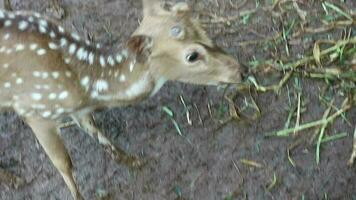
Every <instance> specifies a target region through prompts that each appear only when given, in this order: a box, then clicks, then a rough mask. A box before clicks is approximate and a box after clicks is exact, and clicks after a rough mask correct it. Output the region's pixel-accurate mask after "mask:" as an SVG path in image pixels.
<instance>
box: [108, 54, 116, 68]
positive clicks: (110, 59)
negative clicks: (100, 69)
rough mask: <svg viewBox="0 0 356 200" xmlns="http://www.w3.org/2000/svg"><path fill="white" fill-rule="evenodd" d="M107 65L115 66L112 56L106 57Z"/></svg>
mask: <svg viewBox="0 0 356 200" xmlns="http://www.w3.org/2000/svg"><path fill="white" fill-rule="evenodd" d="M108 63H109V64H110V65H111V66H115V60H114V58H113V57H112V56H109V57H108Z"/></svg>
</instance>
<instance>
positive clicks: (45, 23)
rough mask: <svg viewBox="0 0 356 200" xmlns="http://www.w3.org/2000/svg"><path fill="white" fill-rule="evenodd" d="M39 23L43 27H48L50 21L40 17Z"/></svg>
mask: <svg viewBox="0 0 356 200" xmlns="http://www.w3.org/2000/svg"><path fill="white" fill-rule="evenodd" d="M38 24H39V25H41V26H43V27H47V26H48V22H47V21H46V20H44V19H40V20H39V21H38Z"/></svg>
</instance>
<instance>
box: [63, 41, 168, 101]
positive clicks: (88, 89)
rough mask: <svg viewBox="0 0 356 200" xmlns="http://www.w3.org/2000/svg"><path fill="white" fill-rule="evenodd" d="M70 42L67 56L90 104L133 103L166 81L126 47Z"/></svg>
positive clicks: (67, 60)
mask: <svg viewBox="0 0 356 200" xmlns="http://www.w3.org/2000/svg"><path fill="white" fill-rule="evenodd" d="M73 48H74V47H72V49H71V45H68V48H67V49H66V52H65V53H64V59H65V61H66V62H67V63H68V65H69V66H73V67H72V69H71V71H73V72H74V73H75V74H76V75H77V78H78V81H79V83H80V87H82V89H83V90H84V91H85V94H86V97H87V101H86V104H87V105H88V106H93V105H94V106H95V105H98V106H105V107H113V106H121V105H127V104H133V103H136V102H138V101H141V100H143V99H145V98H147V97H149V96H150V95H153V94H154V93H156V92H157V91H158V90H159V88H160V87H161V86H162V85H163V84H162V82H163V81H162V80H155V78H154V76H152V75H151V73H150V72H149V69H148V66H147V65H144V64H142V63H140V62H138V60H137V58H136V55H134V54H133V53H131V51H130V50H128V49H127V48H123V49H121V50H113V49H111V48H108V47H106V48H105V47H103V48H101V47H93V46H90V45H88V44H80V45H76V48H77V49H76V51H75V53H73V51H74V50H73Z"/></svg>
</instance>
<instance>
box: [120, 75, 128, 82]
mask: <svg viewBox="0 0 356 200" xmlns="http://www.w3.org/2000/svg"><path fill="white" fill-rule="evenodd" d="M119 80H120V82H125V81H126V76H125V75H124V74H121V75H120V78H119Z"/></svg>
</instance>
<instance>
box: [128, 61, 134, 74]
mask: <svg viewBox="0 0 356 200" xmlns="http://www.w3.org/2000/svg"><path fill="white" fill-rule="evenodd" d="M134 67H135V64H134V63H133V62H130V65H129V70H130V72H133V70H134Z"/></svg>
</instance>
